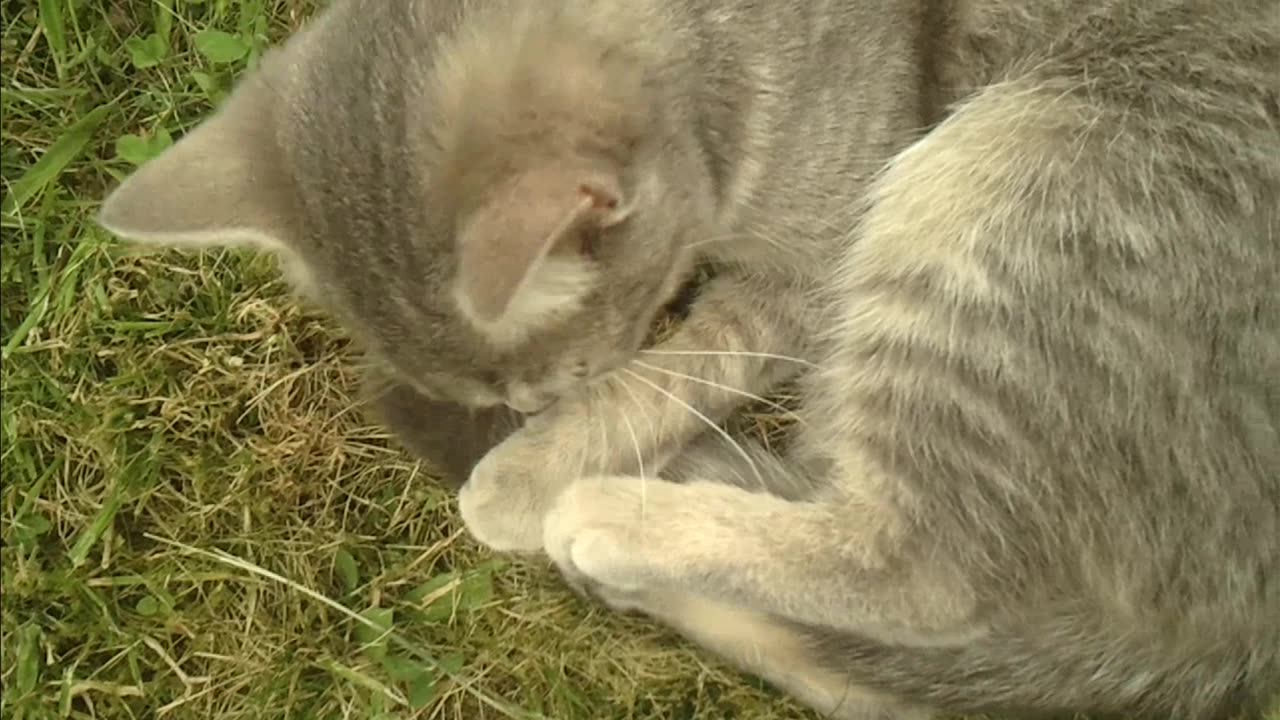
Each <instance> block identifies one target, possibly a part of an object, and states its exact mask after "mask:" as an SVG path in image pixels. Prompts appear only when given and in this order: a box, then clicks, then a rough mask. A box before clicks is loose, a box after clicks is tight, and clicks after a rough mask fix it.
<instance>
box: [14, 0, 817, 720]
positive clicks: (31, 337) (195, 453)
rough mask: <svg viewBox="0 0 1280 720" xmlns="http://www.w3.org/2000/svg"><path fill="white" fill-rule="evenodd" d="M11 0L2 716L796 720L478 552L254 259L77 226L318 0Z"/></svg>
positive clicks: (273, 277)
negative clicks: (189, 251)
mask: <svg viewBox="0 0 1280 720" xmlns="http://www.w3.org/2000/svg"><path fill="white" fill-rule="evenodd" d="M0 9H2V10H3V13H2V15H0V25H2V26H3V28H2V32H3V36H2V39H0V73H2V74H3V77H2V80H3V85H2V87H3V95H2V103H3V106H2V108H0V109H2V111H3V147H2V155H0V169H2V170H3V205H2V207H0V211H2V214H0V222H2V223H3V227H2V230H3V252H0V283H2V284H0V321H2V322H3V336H2V338H0V345H2V348H3V362H2V363H0V378H2V383H3V390H2V391H3V414H2V417H0V433H2V436H0V467H2V468H3V490H2V491H0V538H2V540H3V549H0V564H2V567H3V585H2V586H0V607H2V609H3V614H2V618H3V619H2V621H0V631H2V633H3V638H0V639H2V643H0V645H2V647H3V650H2V652H0V658H2V661H3V662H2V664H0V679H2V680H3V697H2V699H0V708H2V711H0V715H2V716H3V717H4V718H14V719H15V720H21V719H31V718H51V717H58V718H64V717H69V718H169V719H172V720H181V719H184V718H202V719H203V718H212V717H217V718H322V719H328V718H348V717H351V718H379V719H382V718H387V719H389V718H465V719H467V720H481V719H484V718H506V717H512V718H518V717H539V716H545V717H548V718H556V719H557V720H575V719H584V720H585V719H587V718H591V719H593V720H594V719H596V718H655V719H656V718H662V719H664V720H666V719H678V718H699V719H701V718H741V719H742V720H752V719H755V718H758V719H764V718H771V719H783V718H803V717H808V716H807V715H806V714H805V713H804V712H802V711H800V710H799V709H797V708H796V707H795V706H794V705H792V704H791V703H789V702H788V701H786V700H785V699H782V698H779V697H778V696H777V695H775V694H773V693H770V692H769V691H767V690H763V689H761V688H760V687H759V685H758V684H756V683H752V682H750V681H748V680H744V679H743V678H741V677H740V676H738V675H737V674H735V673H733V672H731V671H729V670H727V669H726V668H724V667H723V666H721V665H718V664H716V663H715V662H714V661H712V660H711V659H709V658H708V657H707V656H706V655H704V654H702V653H700V652H697V651H695V650H694V649H692V648H691V647H688V646H686V645H685V644H683V643H681V642H679V641H678V640H676V639H675V638H674V637H672V636H671V635H669V634H667V633H665V632H663V631H661V630H659V629H657V628H655V627H653V626H652V625H650V624H648V623H644V622H641V621H637V620H628V619H624V618H618V617H613V616H610V615H609V614H607V613H605V612H603V611H601V610H598V609H595V608H593V607H591V606H589V605H587V604H585V603H583V602H580V601H579V600H577V599H576V598H575V597H574V596H572V595H571V594H569V593H567V592H566V591H565V590H564V589H563V587H562V585H561V584H560V582H558V580H557V579H556V577H555V575H554V574H553V573H552V572H551V571H550V570H549V569H548V568H546V567H544V566H541V565H538V564H533V563H516V562H511V561H503V560H502V559H500V558H496V557H493V556H491V555H489V554H488V553H486V552H484V551H483V550H481V549H479V548H478V547H477V546H476V545H474V544H473V543H472V542H470V541H469V540H468V539H467V538H466V537H465V535H464V534H463V532H462V528H461V525H460V523H459V522H458V520H457V519H456V517H455V516H454V513H453V509H452V505H451V499H450V497H449V495H448V494H447V493H446V492H444V491H443V490H441V489H439V488H438V487H437V486H436V485H435V484H434V483H433V482H432V479H431V478H430V476H429V471H428V470H427V469H426V468H423V467H420V466H418V465H417V464H416V463H415V462H414V461H413V460H412V459H410V458H409V457H407V456H406V455H405V454H403V453H402V452H401V451H399V450H398V449H396V447H395V446H394V445H393V444H392V443H391V442H390V441H389V439H388V438H387V437H386V436H385V434H384V433H383V432H382V431H380V430H379V429H377V428H376V427H375V426H374V425H373V424H372V423H371V421H370V420H369V419H368V417H367V416H366V415H365V414H363V413H362V412H361V410H360V408H358V407H356V406H355V404H354V401H353V400H352V398H353V395H354V391H355V387H354V382H353V376H352V375H351V368H352V367H353V357H352V354H351V353H350V351H349V347H348V343H347V341H346V340H345V339H344V338H343V337H342V335H341V333H340V332H339V331H338V330H337V329H336V328H335V327H334V326H333V325H332V324H331V323H330V322H329V321H328V320H327V319H326V318H325V317H324V316H322V315H320V314H318V313H316V312H314V311H312V310H311V309H309V308H306V307H302V306H299V305H298V304H296V303H295V302H294V300H292V299H291V298H290V297H289V295H288V293H287V290H286V288H285V286H284V285H283V284H282V283H281V281H280V280H279V279H278V275H277V272H276V268H275V267H274V264H273V262H272V261H271V260H270V259H269V258H266V257H261V256H254V255H251V254H246V253H235V252H229V253H209V254H205V255H202V256H182V255H178V254H167V253H162V254H139V253H137V252H135V251H131V250H129V249H127V248H126V247H124V246H122V245H120V244H119V243H117V242H115V241H113V240H112V239H110V238H108V237H107V236H105V234H104V233H103V232H102V231H100V230H99V229H98V228H96V227H95V226H93V225H92V224H91V223H90V222H89V218H90V216H91V214H92V212H93V210H94V207H95V203H96V201H97V200H98V199H99V198H101V197H102V195H103V193H104V191H105V190H106V189H107V188H108V187H110V186H111V185H113V184H114V183H115V182H116V181H117V179H118V178H120V177H121V176H123V175H124V174H125V173H127V172H129V171H130V170H131V169H132V168H133V167H134V166H136V165H137V164H139V163H141V162H144V161H146V160H147V159H148V158H149V157H151V156H153V155H154V154H156V153H157V152H159V151H160V150H162V149H163V148H164V147H166V146H167V145H168V144H169V143H170V142H171V138H173V137H176V136H178V135H179V134H180V133H181V132H182V131H183V130H184V129H186V128H188V127H190V126H191V125H192V124H193V123H194V122H196V121H197V120H199V119H200V118H201V117H202V116H203V115H204V114H206V113H207V112H208V111H209V109H210V108H211V107H212V105H213V104H214V103H215V102H217V101H218V99H219V98H220V97H222V96H223V95H224V93H225V92H226V90H227V88H228V87H229V84H230V81H231V78H232V77H234V76H235V75H236V73H238V72H239V71H241V70H243V69H244V68H245V67H246V65H248V64H250V63H252V62H254V60H255V59H256V57H257V54H258V53H259V52H260V50H261V49H262V48H263V47H264V46H265V45H266V44H267V43H269V42H270V41H272V40H275V39H278V38H279V37H281V36H283V35H284V34H286V33H287V32H288V31H289V29H290V28H292V27H295V26H296V25H297V24H298V22H299V21H300V20H301V19H302V18H304V17H306V16H307V15H308V14H309V13H310V12H311V11H312V10H313V7H312V6H311V4H310V3H309V2H306V1H303V0H298V1H294V2H291V1H289V0H239V1H237V0H205V1H203V2H196V1H195V0H188V1H187V2H181V1H178V0H172V1H161V0H156V1H154V2H146V1H144V0H132V1H131V0H39V2H38V3H37V2H28V1H25V0H3V2H0Z"/></svg>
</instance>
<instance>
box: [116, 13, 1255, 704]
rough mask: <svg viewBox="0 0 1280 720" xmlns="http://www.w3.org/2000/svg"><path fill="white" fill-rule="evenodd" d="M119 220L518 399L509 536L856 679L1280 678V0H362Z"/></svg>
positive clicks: (411, 378)
mask: <svg viewBox="0 0 1280 720" xmlns="http://www.w3.org/2000/svg"><path fill="white" fill-rule="evenodd" d="M99 220H100V222H101V224H102V225H103V226H105V227H106V228H107V229H109V230H110V231H112V232H114V233H116V234H118V235H120V236H122V237H125V238H129V239H132V240H135V241H141V242H149V243H154V244H160V245H165V246H178V247H187V248H198V247H205V246H209V245H216V244H228V243H230V244H247V245H251V246H255V247H259V248H264V249H268V250H271V251H274V252H276V253H278V254H279V255H280V256H281V257H282V259H283V260H284V262H285V263H286V265H287V267H289V268H291V270H290V274H291V276H292V277H294V279H295V282H296V283H297V284H298V287H299V289H300V291H301V292H303V293H309V294H311V295H312V296H314V297H316V298H317V299H319V300H320V301H321V302H323V303H325V304H326V306H327V307H329V308H330V309H331V310H332V312H333V313H334V314H335V316H336V317H338V318H339V319H340V320H341V321H342V322H343V323H344V324H345V325H346V327H347V328H349V329H350V331H351V332H352V334H353V335H355V336H356V337H357V339H358V340H359V341H360V342H361V343H362V344H363V346H364V347H365V348H366V349H367V350H368V352H369V353H370V354H371V356H373V357H375V358H377V359H378V360H379V361H380V362H381V363H383V364H385V366H386V367H387V368H388V369H389V371H390V372H392V373H393V374H394V375H395V377H396V378H397V380H398V381H399V382H402V383H405V384H407V385H408V386H410V387H412V388H413V389H415V390H416V391H417V392H420V393H422V394H424V395H426V396H428V397H431V398H436V399H438V400H440V401H442V402H449V403H456V404H458V405H462V406H467V407H474V408H495V407H499V406H506V407H509V408H510V409H511V410H513V411H518V412H519V413H521V414H522V415H524V421H523V425H522V426H521V427H520V428H519V429H518V430H516V431H515V432H512V433H511V434H510V435H507V436H506V437H505V438H504V439H502V440H501V441H500V442H497V444H496V445H495V446H494V448H493V449H492V450H490V451H489V452H487V453H485V454H484V455H483V457H482V458H480V459H479V461H478V462H476V463H475V465H474V467H473V468H472V469H471V471H470V475H469V477H468V479H467V481H466V483H465V484H464V485H463V487H462V488H461V490H460V491H459V496H458V504H459V511H460V514H461V516H462V518H463V520H464V522H465V523H466V526H467V528H468V530H469V531H470V533H471V534H472V535H473V536H474V537H475V538H476V539H477V540H478V541H480V542H481V543H484V544H485V545H488V546H489V547H491V548H493V549H495V550H499V551H512V552H526V553H545V554H546V555H548V556H549V557H550V558H551V559H552V560H553V561H554V562H555V563H556V565H557V566H558V567H559V568H560V570H561V572H562V573H563V574H564V576H565V577H566V578H567V579H569V580H570V581H571V582H572V583H574V584H575V585H578V586H580V587H587V588H589V589H590V590H591V592H592V593H593V594H595V595H596V596H597V597H599V598H600V599H602V600H603V601H605V602H606V603H608V604H610V605H612V606H613V607H616V608H618V609H620V610H634V611H638V612H642V613H647V614H648V615H651V616H653V617H655V618H657V619H658V620H659V621H662V622H665V623H668V624H669V625H671V626H673V627H675V628H676V629H678V630H679V631H680V632H682V633H684V634H686V635H687V636H688V637H690V638H691V639H693V640H694V641H696V642H698V643H701V644H702V645H704V646H706V647H707V648H709V649H711V650H712V651H714V652H718V653H720V654H722V655H724V656H725V657H727V658H729V659H731V660H733V661H735V662H737V663H739V664H740V665H741V666H742V667H744V668H745V669H746V670H748V671H751V672H754V673H756V674H758V675H759V676H761V677H763V678H764V679H766V680H768V681H770V682H772V683H774V684H775V685H777V686H778V687H780V688H782V689H783V690H784V691H786V692H789V693H790V694H792V695H794V696H795V697H796V698H798V699H799V700H800V701H802V702H804V703H807V704H808V705H810V706H812V707H813V708H815V709H817V710H818V711H820V712H823V713H825V714H826V715H827V716H829V717H835V718H843V719H845V720H872V719H876V720H922V719H925V718H934V717H939V716H940V715H941V714H942V713H983V712H989V713H1005V714H1010V715H1028V716H1038V715H1041V714H1050V713H1059V712H1061V713H1068V712H1087V713H1097V714H1100V715H1105V714H1121V715H1124V716H1125V717H1128V718H1138V717H1149V718H1161V719H1164V718H1186V719H1188V720H1220V719H1223V718H1227V717H1231V716H1233V715H1236V714H1241V715H1244V716H1246V717H1253V718H1257V717H1261V715H1262V712H1263V710H1264V705H1265V703H1266V702H1268V699H1269V698H1270V696H1272V695H1273V694H1274V693H1276V691H1277V690H1280V3H1276V2H1274V0H1218V1H1216V2H1209V1H1208V0H1098V1H1096V2H1083V0H1078V1H1071V0H1039V1H1038V2H1033V3H1027V2H1016V1H1015V0H823V1H821V2H801V1H799V0H790V1H787V0H777V1H776V2H771V3H765V2H757V1H755V0H714V1H713V0H631V1H630V2H626V3H605V2H592V1H589V0H558V1H555V2H540V3H522V2H515V1H514V0H398V1H392V0H345V1H342V0H339V1H338V2H335V3H333V4H332V6H331V7H330V8H328V9H327V10H325V11H324V12H323V13H322V14H321V15H320V16H319V17H318V18H317V19H315V20H314V21H313V22H311V23H310V24H308V25H307V27H306V28H305V29H303V30H301V31H300V32H298V33H297V34H296V35H295V36H294V37H293V38H292V39H290V40H289V41H288V42H287V43H285V44H284V45H283V46H282V47H281V48H279V49H278V50H276V51H275V52H273V53H270V54H268V55H267V56H266V57H264V58H263V60H262V63H261V65H260V67H259V68H257V69H256V70H254V71H253V72H251V73H250V74H248V75H247V76H246V77H245V78H244V79H243V80H241V81H240V82H239V84H238V85H237V88H236V90H235V92H234V93H233V94H232V95H231V96H230V97H229V98H228V99H227V101H226V102H225V104H224V105H223V106H222V107H221V108H220V109H219V110H218V111H217V112H216V113H215V114H214V115H213V116H212V117H210V118H209V119H207V120H206V121H205V122H203V123H202V124H201V125H199V126H198V127H197V128H195V129H194V130H192V131H191V132H189V133H188V134H186V136H185V137H183V138H182V139H181V140H180V141H179V142H178V143H177V144H175V145H174V146H173V147H172V148H170V149H169V150H167V151H166V152H165V153H163V154H162V155H161V156H159V157H158V158H157V159H155V160H153V161H151V162H149V163H148V164H147V165H145V166H143V167H142V168H140V169H139V170H138V171H136V172H135V173H134V174H133V175H132V176H130V177H129V178H127V179H126V180H125V181H124V182H123V183H122V184H121V185H120V186H119V187H118V188H117V189H116V190H114V191H113V192H112V194H111V195H110V196H109V197H108V198H107V200H106V201H105V203H104V205H103V207H102V208H101V210H100V214H99ZM700 263H701V264H709V265H711V266H713V267H714V268H715V271H716V272H715V276H714V278H712V279H711V280H710V281H708V282H707V283H706V284H705V286H703V287H702V288H701V290H700V293H699V295H698V297H697V299H696V300H695V301H694V302H693V304H692V306H691V307H690V311H689V315H688V317H687V318H686V319H685V320H684V321H683V322H681V323H680V324H679V326H678V327H677V328H676V329H675V330H674V331H673V332H672V333H671V334H670V335H669V336H668V337H667V338H666V339H665V340H663V341H662V342H661V343H659V344H657V345H656V346H655V347H653V348H650V349H642V340H643V337H644V336H645V334H646V329H647V328H648V326H649V325H650V324H651V322H652V321H653V319H654V316H655V315H656V314H657V313H658V312H659V308H661V307H662V305H663V304H664V303H665V302H666V301H667V300H668V299H669V298H670V297H671V296H672V295H673V294H674V293H675V292H676V290H677V288H678V287H679V286H680V285H681V283H682V282H683V279H684V278H686V277H687V276H688V275H689V274H690V273H691V272H692V271H693V268H694V267H695V266H697V265H698V264H700ZM783 383H797V384H798V386H799V387H800V391H799V392H800V397H799V406H800V407H799V410H798V411H797V416H798V419H797V420H796V421H795V426H794V438H793V441H792V443H791V446H790V448H789V449H788V450H787V451H786V453H785V454H783V455H780V454H775V453H771V452H768V451H767V450H766V449H765V448H764V447H762V446H759V445H756V444H750V443H746V442H743V441H741V440H738V439H734V438H731V437H729V436H727V434H725V433H724V431H723V430H720V429H719V426H718V423H720V422H721V421H723V420H724V419H725V418H726V417H728V416H729V415H730V414H731V413H733V412H734V411H735V409H737V408H739V407H741V406H743V405H744V404H746V403H748V402H751V401H753V400H755V399H756V398H759V397H762V396H767V395H769V394H770V393H771V392H772V391H773V390H774V389H776V388H778V387H779V386H780V385H781V384H783Z"/></svg>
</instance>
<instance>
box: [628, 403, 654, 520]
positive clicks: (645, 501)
mask: <svg viewBox="0 0 1280 720" xmlns="http://www.w3.org/2000/svg"><path fill="white" fill-rule="evenodd" d="M622 422H624V423H626V425H627V432H629V433H631V446H632V447H634V448H635V449H636V464H637V465H639V466H640V522H641V523H644V521H645V519H646V516H647V510H648V508H649V496H648V494H647V490H648V486H649V482H648V480H649V478H648V476H647V475H646V474H645V471H644V454H643V453H641V452H640V439H639V438H637V437H636V429H635V427H634V426H633V425H632V424H631V420H630V419H628V418H627V416H626V415H625V414H624V415H623V416H622Z"/></svg>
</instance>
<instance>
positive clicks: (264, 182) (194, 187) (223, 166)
mask: <svg viewBox="0 0 1280 720" xmlns="http://www.w3.org/2000/svg"><path fill="white" fill-rule="evenodd" d="M291 182H292V181H291V180H290V178H289V174H288V172H287V171H286V170H285V163H284V162H283V157H282V152H281V150H280V147H279V144H278V141H277V134H276V125H275V121H274V118H273V113H272V109H271V106H270V103H269V94H268V93H267V92H265V91H264V89H263V88H262V87H261V86H260V85H258V84H257V83H254V82H252V81H251V82H247V83H243V84H241V86H240V87H238V88H237V89H236V91H235V92H233V93H232V95H231V97H229V98H228V99H227V101H226V102H225V103H224V105H223V107H222V108H221V109H220V110H218V111H217V112H215V113H214V114H213V115H212V116H211V117H210V118H209V119H207V120H205V121H204V122H203V123H201V124H200V125H199V126H197V127H196V128H195V129H194V130H192V131H191V132H189V133H187V134H186V135H185V136H184V137H182V139H180V140H179V141H178V142H177V143H175V144H174V145H173V147H171V148H169V149H168V150H166V151H165V152H163V153H162V154H161V155H160V156H159V157H156V158H154V159H152V160H150V161H148V162H147V163H146V164H144V165H143V166H142V167H140V168H139V169H138V170H136V171H135V172H134V173H133V174H132V175H130V176H129V177H128V178H126V179H125V181H124V182H123V183H122V184H121V185H120V186H119V187H118V188H116V189H115V190H114V191H113V192H112V193H111V194H110V195H109V196H108V197H107V199H106V200H105V201H104V202H103V205H102V208H101V209H100V210H99V213H98V217H97V219H98V223H99V224H100V225H102V226H103V227H104V228H106V229H107V230H109V231H111V232H112V233H115V234H116V235H119V236H120V237H122V238H125V239H127V240H133V241H136V242H141V243H146V244H150V245H164V246H170V247H179V248H190V249H198V248H203V247H209V246H222V245H249V246H254V247H258V248H262V249H269V250H277V251H278V250H283V249H285V247H286V239H287V238H288V236H289V233H290V220H289V219H290V217H291V216H292V213H293V208H294V203H295V202H296V200H295V195H294V193H293V191H292V185H291Z"/></svg>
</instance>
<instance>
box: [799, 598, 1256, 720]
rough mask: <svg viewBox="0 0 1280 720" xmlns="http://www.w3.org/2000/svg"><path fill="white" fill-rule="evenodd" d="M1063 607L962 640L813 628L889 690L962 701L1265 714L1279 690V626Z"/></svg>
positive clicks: (844, 660) (1108, 710) (857, 679)
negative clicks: (1218, 624) (1195, 626)
mask: <svg viewBox="0 0 1280 720" xmlns="http://www.w3.org/2000/svg"><path fill="white" fill-rule="evenodd" d="M1089 617H1090V616H1089V615H1088V614H1085V613H1081V614H1080V615H1078V616H1075V615H1072V614H1060V615H1056V616H1054V617H1052V618H1050V619H1048V620H1042V621H1039V622H1032V623H1027V624H1020V626H1019V627H1018V628H1016V629H1015V631H1012V632H1009V631H997V632H994V633H992V634H989V635H987V636H986V637H984V638H982V639H979V640H977V641H975V642H972V643H968V644H965V645H958V646H955V647H913V646H900V645H887V644H881V643H878V642H876V641H874V640H869V639H866V638H862V637H857V636H853V635H848V634H842V633H832V632H830V631H819V630H814V629H806V630H805V633H806V634H807V635H808V636H809V637H810V638H811V639H812V640H813V641H814V643H815V649H816V650H817V651H818V653H819V654H820V656H821V657H822V659H823V664H824V665H827V666H829V667H831V668H832V669H835V668H836V667H838V668H840V670H841V671H842V672H844V673H847V674H848V675H849V676H850V678H851V681H852V682H854V683H856V684H858V685H862V686H865V687H867V688H868V689H874V690H877V691H880V692H884V693H886V694H890V695H894V696H897V697H901V698H904V699H909V700H912V701H914V702H919V703H922V704H926V705H930V706H934V707H939V708H945V709H947V710H948V711H953V712H962V713H1014V714H1026V715H1029V716H1034V717H1043V716H1044V715H1046V714H1051V713H1063V714H1065V715H1067V716H1070V713H1071V712H1072V711H1078V710H1080V709H1088V710H1089V711H1090V712H1092V713H1095V714H1101V715H1104V716H1108V717H1109V716H1111V715H1116V716H1124V717H1126V718H1152V719H1153V720H1154V719H1155V718H1159V719H1160V720H1166V719H1169V720H1173V719H1174V718H1177V719H1178V720H1237V719H1241V720H1255V719H1256V720H1262V718H1263V717H1264V712H1265V705H1266V704H1267V703H1268V702H1274V701H1275V700H1277V699H1280V698H1277V697H1275V693H1277V692H1278V691H1280V687H1278V686H1277V683H1280V665H1278V664H1277V663H1278V660H1280V638H1278V637H1277V633H1276V632H1275V629H1274V628H1271V629H1270V630H1269V631H1267V632H1266V633H1260V634H1258V635H1254V636H1251V637H1246V635H1245V634H1244V633H1228V632H1225V631H1224V632H1220V633H1213V634H1208V633H1206V634H1204V635H1202V636H1200V637H1196V638H1193V639H1188V638H1185V637H1179V630H1178V629H1176V628H1166V629H1164V630H1165V631H1164V632H1162V629H1161V628H1159V627H1157V626H1155V624H1154V623H1152V624H1150V625H1145V626H1143V627H1141V628H1137V629H1135V630H1133V631H1130V632H1118V631H1117V629H1116V628H1114V627H1103V626H1101V625H1100V624H1099V623H1098V622H1097V621H1096V615H1095V616H1094V619H1087V618H1089Z"/></svg>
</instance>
